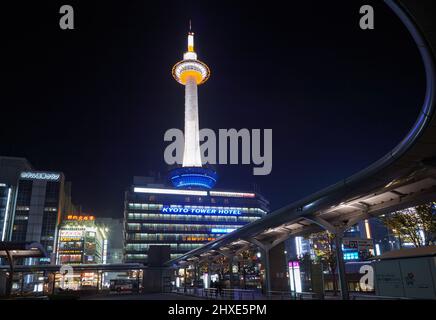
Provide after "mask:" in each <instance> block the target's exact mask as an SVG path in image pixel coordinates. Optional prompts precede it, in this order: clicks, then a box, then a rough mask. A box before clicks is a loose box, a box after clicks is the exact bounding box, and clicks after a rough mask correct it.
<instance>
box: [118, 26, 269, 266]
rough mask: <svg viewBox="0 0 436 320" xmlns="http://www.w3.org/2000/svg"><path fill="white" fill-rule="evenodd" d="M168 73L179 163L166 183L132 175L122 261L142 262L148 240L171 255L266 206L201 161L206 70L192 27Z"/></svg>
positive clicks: (249, 219)
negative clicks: (180, 146)
mask: <svg viewBox="0 0 436 320" xmlns="http://www.w3.org/2000/svg"><path fill="white" fill-rule="evenodd" d="M172 75H173V77H174V79H175V80H176V81H177V82H178V83H180V84H182V85H183V86H184V87H185V128H184V135H185V145H184V153H183V164H182V166H180V167H176V168H174V169H172V170H170V172H169V179H168V182H169V183H168V184H162V183H157V182H156V181H153V179H152V178H147V177H135V178H134V183H133V185H132V186H131V187H130V188H129V190H128V191H126V193H125V204H124V219H125V225H124V262H126V263H131V262H144V263H145V264H147V253H148V250H149V248H150V245H169V246H170V250H171V259H173V258H176V257H178V256H180V255H182V254H184V253H186V252H188V251H190V250H193V249H196V248H198V247H199V246H201V245H203V244H205V243H207V242H209V241H212V240H215V239H216V238H218V237H220V236H222V235H224V234H227V233H230V232H232V231H234V230H236V229H238V228H240V227H242V226H244V225H246V224H247V223H250V222H253V221H256V220H257V219H259V218H261V217H262V216H264V215H265V214H266V213H267V212H268V210H269V203H268V201H267V200H266V199H265V198H264V197H262V196H261V195H260V194H258V193H256V192H250V191H244V192H241V191H231V190H218V189H214V186H215V183H216V182H217V178H218V175H217V173H216V171H215V170H214V169H212V168H210V167H207V166H204V165H202V158H201V153H200V139H199V116H198V94H197V92H198V87H199V86H200V85H202V84H204V83H205V82H206V81H207V80H208V79H209V76H210V70H209V67H208V66H207V65H206V64H205V63H204V62H202V61H200V60H198V58H197V54H196V52H195V51H194V34H193V33H192V32H189V33H188V48H187V51H186V52H185V53H184V55H183V60H181V61H179V62H178V63H176V64H175V65H174V67H173V69H172ZM168 185H170V186H168Z"/></svg>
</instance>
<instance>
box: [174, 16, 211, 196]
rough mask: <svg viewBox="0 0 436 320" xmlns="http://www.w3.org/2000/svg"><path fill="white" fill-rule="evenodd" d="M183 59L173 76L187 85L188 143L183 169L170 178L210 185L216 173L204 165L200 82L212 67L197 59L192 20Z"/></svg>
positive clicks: (191, 184) (176, 182) (192, 184)
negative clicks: (199, 99) (199, 118)
mask: <svg viewBox="0 0 436 320" xmlns="http://www.w3.org/2000/svg"><path fill="white" fill-rule="evenodd" d="M187 47H188V48H187V51H186V52H185V53H184V54H183V60H181V61H179V62H177V63H176V64H175V65H174V67H173V70H172V74H173V77H174V79H175V80H176V81H177V82H179V83H181V84H182V85H184V86H185V146H184V152H183V166H182V167H183V168H185V170H176V171H175V172H172V173H171V180H172V181H173V184H174V185H175V186H177V187H181V186H183V187H195V186H197V187H208V188H211V187H212V186H213V185H214V184H215V182H216V172H215V171H213V170H211V169H208V168H203V167H202V161H201V153H200V133H199V131H200V130H199V122H198V93H197V91H198V90H197V88H198V86H199V85H201V84H203V83H205V82H206V81H207V80H208V79H209V75H210V70H209V67H208V66H207V65H206V64H205V63H204V62H201V61H200V60H198V59H197V53H196V52H195V50H194V33H193V32H192V31H191V21H189V32H188V46H187Z"/></svg>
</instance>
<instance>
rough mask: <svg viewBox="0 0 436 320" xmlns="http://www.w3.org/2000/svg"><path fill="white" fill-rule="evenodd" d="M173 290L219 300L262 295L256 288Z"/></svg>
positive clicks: (259, 297)
mask: <svg viewBox="0 0 436 320" xmlns="http://www.w3.org/2000/svg"><path fill="white" fill-rule="evenodd" d="M173 292H175V293H178V294H184V295H191V296H196V297H201V298H205V299H220V300H256V299H262V298H263V296H262V295H261V294H260V293H258V292H257V291H256V290H247V289H221V290H219V289H217V288H208V289H205V288H174V290H173Z"/></svg>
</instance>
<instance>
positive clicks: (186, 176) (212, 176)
mask: <svg viewBox="0 0 436 320" xmlns="http://www.w3.org/2000/svg"><path fill="white" fill-rule="evenodd" d="M169 178H170V180H171V183H172V184H173V186H174V187H176V188H188V189H189V188H194V189H212V188H213V187H214V186H215V183H216V181H217V179H218V175H217V173H216V171H215V170H213V169H211V168H207V167H179V168H175V169H173V170H171V171H170V173H169Z"/></svg>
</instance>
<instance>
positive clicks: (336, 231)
mask: <svg viewBox="0 0 436 320" xmlns="http://www.w3.org/2000/svg"><path fill="white" fill-rule="evenodd" d="M304 219H306V220H308V221H310V222H313V223H315V224H317V225H319V226H320V227H322V228H324V229H325V230H327V231H329V232H330V233H332V234H333V235H334V236H335V255H336V263H337V266H338V276H339V283H340V287H341V296H342V299H343V300H349V299H350V294H349V292H348V283H347V279H346V273H345V263H344V255H343V252H342V237H343V235H344V231H345V230H346V229H348V228H349V227H351V223H352V224H354V223H355V222H354V221H350V222H348V223H346V224H345V225H342V226H340V227H337V226H334V225H332V224H331V223H330V222H328V221H326V220H324V219H322V218H319V217H313V218H308V217H304Z"/></svg>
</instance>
